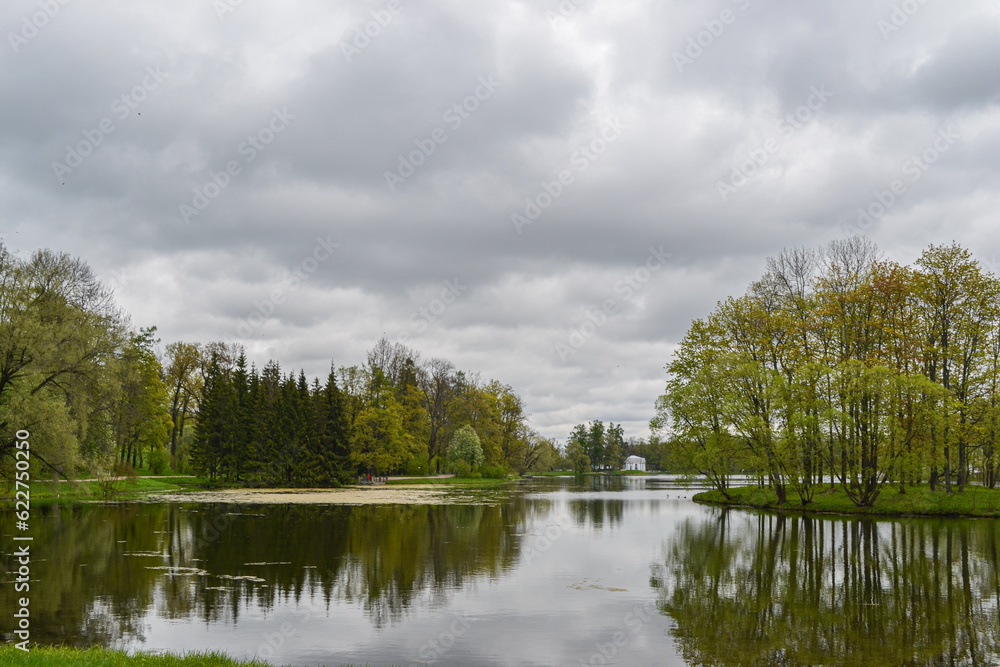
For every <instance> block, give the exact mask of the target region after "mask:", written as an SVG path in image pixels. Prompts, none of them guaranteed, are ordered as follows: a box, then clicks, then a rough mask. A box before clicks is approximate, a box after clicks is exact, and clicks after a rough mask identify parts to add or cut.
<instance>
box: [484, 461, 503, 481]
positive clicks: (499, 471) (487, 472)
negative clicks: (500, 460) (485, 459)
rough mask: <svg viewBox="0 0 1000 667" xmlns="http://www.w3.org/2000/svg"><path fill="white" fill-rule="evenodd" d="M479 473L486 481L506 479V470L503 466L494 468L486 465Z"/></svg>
mask: <svg viewBox="0 0 1000 667" xmlns="http://www.w3.org/2000/svg"><path fill="white" fill-rule="evenodd" d="M479 471H480V472H481V473H482V475H483V477H485V478H486V479H504V478H506V477H507V469H506V468H504V467H503V466H495V465H490V464H488V463H487V464H485V465H483V466H482V467H481V468H480V469H479Z"/></svg>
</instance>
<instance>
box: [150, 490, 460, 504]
mask: <svg viewBox="0 0 1000 667" xmlns="http://www.w3.org/2000/svg"><path fill="white" fill-rule="evenodd" d="M445 491H446V489H441V488H433V487H432V486H423V487H417V486H406V487H401V486H373V487H359V488H348V489H226V490H223V491H195V492H192V493H164V494H157V495H153V496H150V500H156V501H162V502H177V503H184V502H187V503H240V504H247V505H280V504H287V503H301V504H315V505H444V504H445V503H446V502H448V501H447V500H446V499H445Z"/></svg>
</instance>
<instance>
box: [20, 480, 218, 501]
mask: <svg viewBox="0 0 1000 667" xmlns="http://www.w3.org/2000/svg"><path fill="white" fill-rule="evenodd" d="M204 483H205V480H203V479H199V478H196V477H184V476H176V477H168V476H163V477H156V478H155V479H135V480H133V481H131V482H128V483H123V484H121V485H120V487H119V489H118V490H117V491H116V493H115V494H114V495H113V497H111V498H105V497H104V492H103V490H102V488H101V484H100V482H79V481H70V482H65V481H64V482H32V483H31V484H30V485H29V489H30V495H31V504H32V506H33V507H37V506H40V505H48V504H53V503H75V502H80V501H84V500H135V499H138V498H145V497H146V496H148V495H150V494H151V493H174V492H177V491H184V490H192V489H200V488H202V486H203V485H204ZM13 502H14V489H13V488H11V489H10V490H0V504H10V503H13Z"/></svg>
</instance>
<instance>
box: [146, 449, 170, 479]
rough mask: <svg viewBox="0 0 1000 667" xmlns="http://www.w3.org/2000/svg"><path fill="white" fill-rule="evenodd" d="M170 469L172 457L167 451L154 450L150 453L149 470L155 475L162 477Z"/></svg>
mask: <svg viewBox="0 0 1000 667" xmlns="http://www.w3.org/2000/svg"><path fill="white" fill-rule="evenodd" d="M168 467H170V455H169V454H167V450H165V449H154V450H153V451H151V452H150V453H149V469H150V470H151V471H152V472H153V474H154V475H162V474H163V473H165V472H166V471H167V468H168Z"/></svg>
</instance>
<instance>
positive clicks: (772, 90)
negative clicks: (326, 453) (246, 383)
mask: <svg viewBox="0 0 1000 667" xmlns="http://www.w3.org/2000/svg"><path fill="white" fill-rule="evenodd" d="M0 27H2V30H3V33H4V43H3V44H2V45H0V97H2V99H3V100H4V102H3V104H2V105H0V119H2V122H0V236H2V240H3V242H4V243H5V244H7V245H8V246H9V247H10V248H11V249H13V250H15V251H17V252H18V253H19V254H20V255H22V256H25V255H27V254H28V253H30V252H31V251H32V250H33V249H36V248H39V247H49V248H53V249H56V250H60V251H66V252H70V253H73V254H75V255H79V256H81V257H83V258H84V259H86V260H87V261H88V262H89V263H90V264H91V266H92V267H93V268H94V269H95V270H96V271H97V272H98V273H99V274H100V275H101V276H102V277H103V279H104V280H105V281H106V282H107V283H109V284H111V285H112V286H113V287H114V289H115V291H116V293H117V295H118V298H119V301H120V302H121V304H122V305H123V306H124V307H125V308H126V309H127V310H129V311H130V312H131V313H132V315H133V320H134V322H135V324H136V325H141V326H149V325H154V324H155V325H156V326H158V327H159V332H160V335H161V337H162V339H163V342H164V343H166V342H170V341H173V340H189V341H202V342H206V341H209V340H219V339H226V340H238V341H240V342H242V343H243V344H244V345H245V346H246V348H247V350H248V352H249V355H250V357H251V358H252V359H254V360H255V361H256V362H257V363H258V364H261V363H263V362H264V361H266V360H267V359H269V358H276V359H278V360H280V361H281V362H282V365H283V367H285V368H286V369H289V370H291V369H297V368H304V369H305V370H306V372H307V373H308V374H309V375H323V374H325V371H326V369H327V368H328V367H329V364H330V362H331V360H333V361H334V362H335V363H337V364H338V365H349V364H353V363H360V362H361V361H363V359H364V353H365V350H366V349H368V348H370V347H371V346H372V344H373V343H374V342H375V340H376V339H378V338H379V337H381V336H383V335H384V336H388V337H389V338H391V339H395V340H404V341H406V342H407V344H408V345H411V346H412V347H414V348H416V349H417V350H419V351H420V352H421V353H422V355H423V357H424V358H430V357H445V358H447V359H449V360H451V361H452V362H454V363H455V365H456V366H458V367H459V368H463V369H468V370H477V371H480V372H481V373H482V374H483V376H484V378H496V379H498V380H500V381H502V382H505V383H509V384H511V385H512V386H513V387H514V388H515V389H516V390H517V391H518V392H519V393H520V394H521V395H522V396H523V397H524V399H525V401H526V405H527V409H528V411H529V412H530V413H531V415H532V417H531V423H532V425H533V426H534V427H535V428H536V429H538V430H539V431H541V432H542V433H543V434H545V435H549V436H553V437H557V438H565V437H566V435H567V434H568V431H569V429H570V428H571V427H572V425H573V424H575V423H578V422H582V421H585V420H590V419H603V420H612V421H615V422H622V423H623V424H624V425H625V426H626V433H627V435H636V436H642V435H645V434H646V433H647V431H646V425H647V423H648V420H649V418H650V417H651V416H652V414H653V409H654V408H653V403H654V400H655V398H656V396H657V395H658V394H659V393H660V392H661V391H662V389H663V384H664V379H665V376H664V372H663V366H664V364H665V363H666V362H667V361H668V359H669V357H670V354H671V350H672V349H673V346H674V344H675V343H676V342H677V341H678V340H679V338H680V337H681V336H682V335H683V333H684V331H685V329H686V328H687V325H688V323H689V322H690V320H691V319H692V318H694V317H698V316H702V315H704V314H706V313H707V312H708V311H710V310H711V309H712V307H713V306H714V304H715V302H716V301H717V300H719V299H721V298H724V297H725V296H727V295H731V294H739V293H742V292H743V290H744V289H745V287H746V285H747V283H748V282H749V281H751V280H753V279H755V278H756V277H758V276H759V275H760V274H761V272H762V271H763V268H764V262H765V259H766V257H767V256H769V255H773V254H775V253H777V252H779V251H780V250H781V249H782V248H783V247H791V246H799V245H806V246H817V245H819V244H823V243H826V242H828V241H830V240H832V239H836V238H843V237H845V236H847V235H849V234H851V233H854V232H857V231H863V232H865V233H867V234H869V235H870V236H872V237H873V238H874V239H875V240H876V241H877V242H878V243H879V245H880V246H881V247H882V248H883V250H884V251H885V252H886V253H887V254H888V255H889V256H890V257H892V258H893V259H896V260H898V261H901V262H906V263H908V262H911V261H913V260H914V259H915V258H916V257H917V256H918V255H919V253H920V251H921V249H922V248H923V247H925V246H926V245H927V244H929V243H941V242H948V241H951V240H956V241H958V242H959V243H962V244H963V245H965V246H967V247H968V248H970V249H971V250H972V251H973V252H974V253H975V254H976V255H977V256H978V257H979V258H980V259H981V260H982V261H983V262H984V263H985V264H987V266H988V268H991V269H992V268H994V264H995V262H997V261H998V260H997V253H1000V240H998V238H997V237H998V233H1000V232H998V224H1000V188H998V185H1000V113H998V111H1000V106H998V102H1000V0H985V1H978V0H950V1H949V2H944V1H943V0H905V1H903V0H895V1H894V0H819V1H813V2H794V3H793V2H788V1H784V2H779V1H778V0H710V1H697V2H696V1H694V0H564V1H563V2H561V3H560V2H558V0H532V1H531V2H527V1H523V2H518V1H513V0H493V1H492V2H484V1H480V0H472V1H470V0H464V1H460V0H429V1H425V2H420V3H417V2H411V1H410V0H391V1H390V0H368V1H365V0H345V1H344V2H328V1H327V2H319V1H318V0H317V1H311V0H297V1H290V2H281V3H277V2H263V1H262V0H197V1H195V0H172V1H171V2H169V3H167V2H149V1H143V0H135V1H132V2H127V3H125V2H118V1H115V2H111V1H110V0H87V1H86V2H85V1H84V0H5V2H3V3H2V7H0ZM862 212H866V213H865V214H864V215H862Z"/></svg>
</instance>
